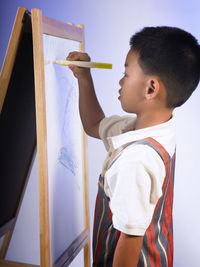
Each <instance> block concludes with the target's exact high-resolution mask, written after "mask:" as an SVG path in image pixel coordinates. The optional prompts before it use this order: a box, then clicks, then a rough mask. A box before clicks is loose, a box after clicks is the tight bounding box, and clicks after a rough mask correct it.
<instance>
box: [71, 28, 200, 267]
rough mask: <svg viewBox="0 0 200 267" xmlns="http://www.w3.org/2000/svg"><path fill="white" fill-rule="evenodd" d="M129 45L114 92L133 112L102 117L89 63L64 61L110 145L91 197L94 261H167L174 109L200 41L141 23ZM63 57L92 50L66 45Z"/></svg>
mask: <svg viewBox="0 0 200 267" xmlns="http://www.w3.org/2000/svg"><path fill="white" fill-rule="evenodd" d="M130 45H131V48H130V51H129V52H128V54H127V58H126V62H125V73H124V77H123V78H122V79H121V80H120V82H119V84H120V86H121V89H120V90H119V100H120V101H121V106H122V108H123V110H124V111H126V112H128V113H133V114H136V115H132V116H123V117H119V116H112V117H110V118H105V115H104V113H103V111H102V109H101V107H100V105H99V103H98V100H97V98H96V95H95V91H94V87H93V82H92V78H91V75H90V70H89V69H84V68H79V67H76V66H74V65H70V66H69V67H70V69H71V70H72V71H73V73H74V75H75V76H76V78H77V79H78V84H79V90H80V103H79V105H80V106H79V107H80V115H81V119H82V123H83V127H84V129H85V131H86V133H87V134H88V135H90V136H93V137H96V138H101V139H102V140H103V142H104V144H105V147H106V149H107V150H108V156H107V158H106V160H105V163H104V165H103V170H102V174H101V175H100V178H99V191H98V195H97V200H96V208H95V218H94V232H93V266H98V267H99V266H102V267H103V266H105V267H111V266H113V267H129V266H131V267H134V266H157V267H158V266H162V267H165V266H172V265H173V229H172V205H173V178H174V163H175V125H174V123H175V122H174V118H173V114H172V113H173V109H174V108H175V107H178V106H180V105H182V104H183V103H184V102H185V101H186V100H187V99H188V98H189V97H190V95H191V94H192V92H193V91H194V90H195V88H196V87H197V85H198V82H199V78H200V46H199V45H198V43H197V40H196V39H195V38H194V37H193V36H192V35H191V34H189V33H187V32H185V31H183V30H181V29H178V28H172V27H147V28H144V29H143V30H142V31H140V32H138V33H136V34H135V35H133V36H132V38H131V40H130ZM67 60H84V61H89V60H90V58H89V56H88V55H87V54H85V53H79V52H72V53H70V54H69V56H68V57H67Z"/></svg>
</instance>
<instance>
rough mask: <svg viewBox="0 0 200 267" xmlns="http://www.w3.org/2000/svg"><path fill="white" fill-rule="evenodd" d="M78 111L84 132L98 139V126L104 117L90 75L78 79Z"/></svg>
mask: <svg viewBox="0 0 200 267" xmlns="http://www.w3.org/2000/svg"><path fill="white" fill-rule="evenodd" d="M78 85H79V110H80V116H81V120H82V124H83V127H84V130H85V132H86V133H87V134H88V135H90V136H93V137H96V138H99V133H98V125H99V123H100V121H101V120H102V119H103V118H104V117H105V115H104V112H103V110H102V109H101V106H100V105H99V102H98V99H97V97H96V94H95V90H94V85H93V80H92V77H91V75H90V73H88V74H86V75H85V77H84V78H81V79H78Z"/></svg>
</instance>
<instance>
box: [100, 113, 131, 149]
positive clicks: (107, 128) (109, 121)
mask: <svg viewBox="0 0 200 267" xmlns="http://www.w3.org/2000/svg"><path fill="white" fill-rule="evenodd" d="M135 121H136V116H134V115H130V116H117V115H114V116H111V117H105V118H104V119H102V121H101V122H100V125H99V136H100V138H101V139H102V141H103V143H104V145H105V148H106V150H107V151H108V150H109V142H108V137H112V136H116V135H119V134H122V133H123V131H124V130H125V129H126V131H128V130H129V129H130V130H133V127H134V124H135Z"/></svg>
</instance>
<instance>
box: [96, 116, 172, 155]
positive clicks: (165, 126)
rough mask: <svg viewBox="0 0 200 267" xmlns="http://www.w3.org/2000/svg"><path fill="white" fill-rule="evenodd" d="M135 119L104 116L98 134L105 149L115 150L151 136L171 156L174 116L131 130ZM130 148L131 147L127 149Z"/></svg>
mask: <svg viewBox="0 0 200 267" xmlns="http://www.w3.org/2000/svg"><path fill="white" fill-rule="evenodd" d="M136 119H137V117H136V116H111V117H107V118H104V119H103V120H102V121H101V123H100V128H99V135H100V137H101V139H102V141H103V142H104V145H105V147H106V149H107V150H109V151H110V150H116V149H119V148H120V147H126V146H127V145H129V144H130V143H134V142H135V143H136V144H138V145H139V144H140V143H141V140H144V139H146V138H153V139H155V140H156V141H157V142H158V143H160V144H161V145H162V146H163V147H164V149H166V151H167V152H168V153H169V154H170V156H173V154H174V151H175V119H174V117H172V118H171V119H170V120H169V121H167V122H164V123H162V124H158V125H155V126H152V127H147V128H144V129H140V130H133V129H134V126H135V123H136ZM141 144H142V143H141ZM142 145H143V147H142V149H144V145H145V144H142ZM130 149H132V148H129V149H128V150H130ZM128 150H127V151H128Z"/></svg>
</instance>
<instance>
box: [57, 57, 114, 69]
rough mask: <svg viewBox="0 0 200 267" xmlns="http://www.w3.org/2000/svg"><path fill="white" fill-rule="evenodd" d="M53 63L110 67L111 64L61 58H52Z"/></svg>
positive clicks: (100, 67)
mask: <svg viewBox="0 0 200 267" xmlns="http://www.w3.org/2000/svg"><path fill="white" fill-rule="evenodd" d="M54 63H55V64H59V65H62V66H68V65H76V66H78V67H83V68H98V69H112V64H109V63H99V62H90V61H70V60H64V59H61V60H54Z"/></svg>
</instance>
